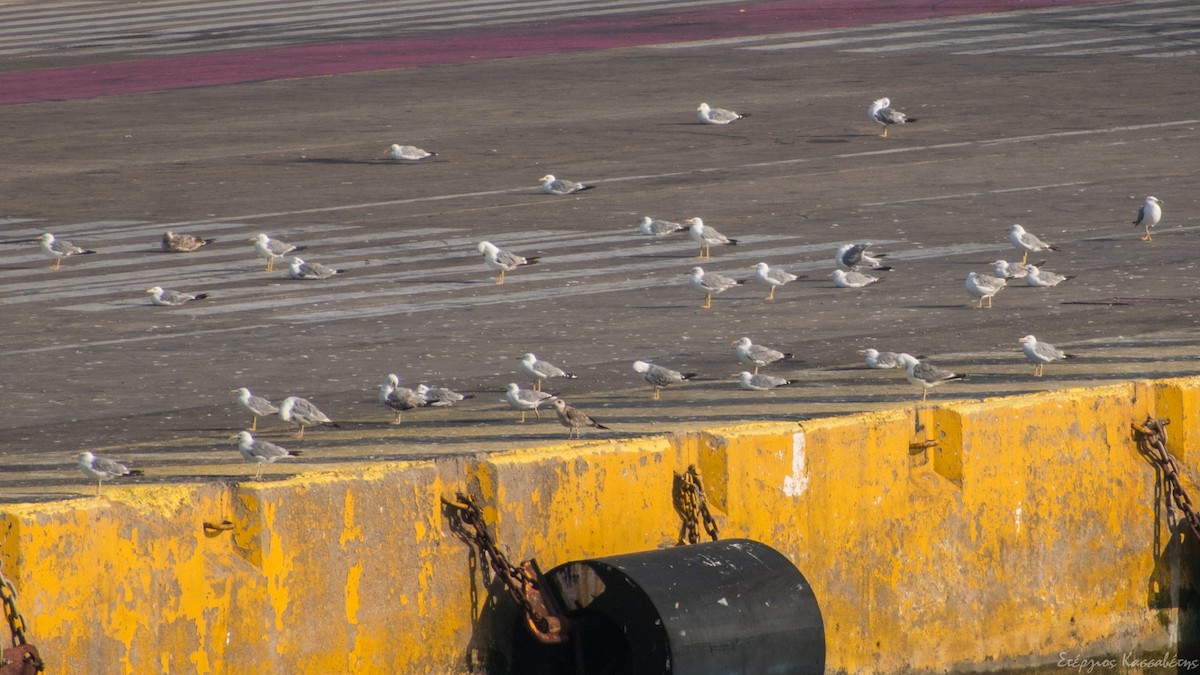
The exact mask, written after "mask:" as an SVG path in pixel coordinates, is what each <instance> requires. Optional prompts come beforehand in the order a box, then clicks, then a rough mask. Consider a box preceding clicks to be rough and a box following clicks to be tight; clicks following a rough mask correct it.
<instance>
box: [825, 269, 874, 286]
mask: <svg viewBox="0 0 1200 675" xmlns="http://www.w3.org/2000/svg"><path fill="white" fill-rule="evenodd" d="M829 276H831V277H833V285H834V286H837V287H838V288H863V287H865V286H870V285H871V284H873V283H876V282H879V281H881V279H880V278H879V277H873V276H871V275H869V274H863V273H862V272H855V271H853V270H851V271H846V270H834V271H833V274H830V275H829Z"/></svg>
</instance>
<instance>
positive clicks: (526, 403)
mask: <svg viewBox="0 0 1200 675" xmlns="http://www.w3.org/2000/svg"><path fill="white" fill-rule="evenodd" d="M552 398H557V397H556V396H554V394H548V393H546V392H544V391H533V390H532V389H521V387H519V386H517V383H516V382H509V383H508V388H507V389H505V390H504V400H505V401H508V405H510V406H511V407H512V408H513V410H520V411H521V423H522V424H524V423H525V413H526V411H529V410H532V411H533V415H534V416H535V417H537V418H539V419H540V418H541V415H540V414H538V408H539V407H541V405H542V404H543V403H545V402H546V401H549V400H550V399H552Z"/></svg>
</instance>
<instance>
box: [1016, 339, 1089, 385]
mask: <svg viewBox="0 0 1200 675" xmlns="http://www.w3.org/2000/svg"><path fill="white" fill-rule="evenodd" d="M1017 342H1020V343H1021V351H1023V352H1025V356H1026V358H1028V359H1029V360H1030V361H1033V363H1034V366H1033V376H1034V377H1041V376H1042V374H1043V373H1044V372H1045V371H1046V364H1047V363H1050V362H1051V361H1057V360H1059V359H1073V358H1075V355H1074V354H1067V353H1066V352H1064V351H1063V350H1061V349H1059V348H1058V347H1055V346H1054V345H1052V344H1050V343H1048V342H1039V341H1038V339H1037V338H1035V337H1033V336H1032V335H1026V336H1025V337H1023V338H1021V339H1019V340H1017Z"/></svg>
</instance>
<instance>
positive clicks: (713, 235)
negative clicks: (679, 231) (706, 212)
mask: <svg viewBox="0 0 1200 675" xmlns="http://www.w3.org/2000/svg"><path fill="white" fill-rule="evenodd" d="M683 224H684V225H688V226H690V227H689V228H688V234H689V235H691V237H692V240H693V241H695V242H696V243H698V244H700V254H699V255H697V256H696V257H697V258H707V257H709V250H708V249H709V247H710V246H713V245H714V244H715V245H718V246H720V245H725V244H728V245H729V246H737V243H738V240H737V239H730V238H729V237H726V236H725V235H723V234H721V233H720V232H717V231H716V230H714V229H713V228H711V227H708V226H706V225H705V224H704V220H702V219H700V218H688V219H687V220H685V221H683Z"/></svg>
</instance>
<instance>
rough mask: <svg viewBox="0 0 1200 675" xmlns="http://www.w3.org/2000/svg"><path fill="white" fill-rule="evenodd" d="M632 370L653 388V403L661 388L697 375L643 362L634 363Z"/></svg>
mask: <svg viewBox="0 0 1200 675" xmlns="http://www.w3.org/2000/svg"><path fill="white" fill-rule="evenodd" d="M633 370H634V372H636V373H640V374H641V376H642V378H643V379H644V380H646V381H647V382H649V383H650V384H651V385H653V386H654V395H653V396H652V397H651V399H652V400H654V401H657V400H658V398H659V392H661V391H662V388H663V387H666V386H670V385H672V384H679V383H680V382H684V381H686V380H690V379H692V378H694V377H697V373H681V372H679V371H678V370H671V369H670V368H664V367H663V366H656V365H654V364H653V363H647V362H645V361H634V362H633Z"/></svg>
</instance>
